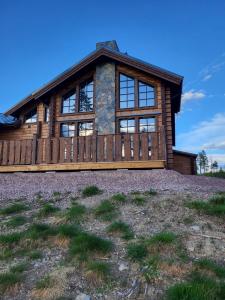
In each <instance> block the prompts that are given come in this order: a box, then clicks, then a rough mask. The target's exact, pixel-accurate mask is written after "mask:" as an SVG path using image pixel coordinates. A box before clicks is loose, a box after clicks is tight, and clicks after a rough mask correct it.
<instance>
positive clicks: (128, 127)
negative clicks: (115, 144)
mask: <svg viewBox="0 0 225 300" xmlns="http://www.w3.org/2000/svg"><path fill="white" fill-rule="evenodd" d="M134 132H135V120H134V119H124V120H120V133H134Z"/></svg>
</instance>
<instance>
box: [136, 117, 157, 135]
mask: <svg viewBox="0 0 225 300" xmlns="http://www.w3.org/2000/svg"><path fill="white" fill-rule="evenodd" d="M155 129H156V128H155V118H153V117H150V118H140V119H139V132H153V131H155Z"/></svg>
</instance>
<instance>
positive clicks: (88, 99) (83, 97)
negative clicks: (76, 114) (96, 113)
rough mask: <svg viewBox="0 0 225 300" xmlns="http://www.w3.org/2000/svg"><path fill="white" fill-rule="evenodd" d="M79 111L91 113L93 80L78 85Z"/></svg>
mask: <svg viewBox="0 0 225 300" xmlns="http://www.w3.org/2000/svg"><path fill="white" fill-rule="evenodd" d="M79 96H80V101H79V102H80V103H79V111H80V112H86V111H87V112H88V111H93V80H89V81H86V82H84V83H82V84H81V85H80V95H79Z"/></svg>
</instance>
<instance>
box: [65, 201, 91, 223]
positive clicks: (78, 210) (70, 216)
mask: <svg viewBox="0 0 225 300" xmlns="http://www.w3.org/2000/svg"><path fill="white" fill-rule="evenodd" d="M85 213H86V207H85V206H84V205H81V204H77V203H74V204H73V205H72V207H70V208H69V209H68V210H67V211H66V219H67V220H68V221H71V222H79V221H81V220H82V218H83V217H84V214H85Z"/></svg>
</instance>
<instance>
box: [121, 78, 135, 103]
mask: <svg viewBox="0 0 225 300" xmlns="http://www.w3.org/2000/svg"><path fill="white" fill-rule="evenodd" d="M132 107H134V79H133V78H131V77H128V76H126V75H123V74H120V108H132Z"/></svg>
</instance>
